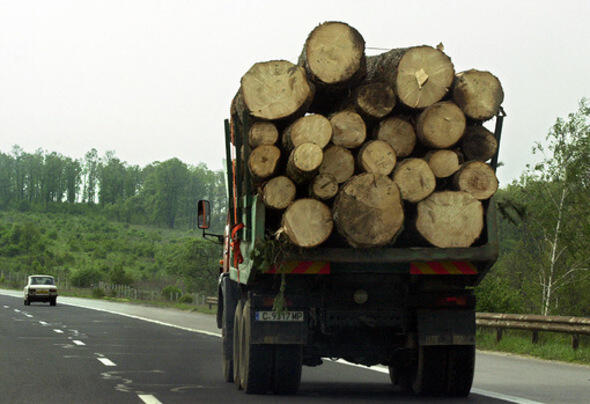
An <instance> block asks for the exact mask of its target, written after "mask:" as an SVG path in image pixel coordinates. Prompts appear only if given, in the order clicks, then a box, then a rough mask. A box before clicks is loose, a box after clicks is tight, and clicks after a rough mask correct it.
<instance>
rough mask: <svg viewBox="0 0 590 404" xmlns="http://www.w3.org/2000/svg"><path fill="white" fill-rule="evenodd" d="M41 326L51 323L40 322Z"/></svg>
mask: <svg viewBox="0 0 590 404" xmlns="http://www.w3.org/2000/svg"><path fill="white" fill-rule="evenodd" d="M39 324H41V325H49V323H46V322H45V321H39Z"/></svg>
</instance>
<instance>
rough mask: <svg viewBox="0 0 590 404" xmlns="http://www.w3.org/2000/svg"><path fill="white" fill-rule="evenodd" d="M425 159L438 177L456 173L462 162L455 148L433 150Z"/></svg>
mask: <svg viewBox="0 0 590 404" xmlns="http://www.w3.org/2000/svg"><path fill="white" fill-rule="evenodd" d="M424 160H426V162H427V163H428V165H429V166H430V169H431V170H432V173H433V174H434V176H435V177H436V178H447V177H450V176H451V175H453V174H455V173H456V172H457V171H458V170H459V168H461V163H460V161H459V155H458V154H457V153H456V152H454V151H453V150H433V151H430V152H428V153H426V156H425V157H424Z"/></svg>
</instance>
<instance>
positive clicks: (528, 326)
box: [475, 313, 590, 349]
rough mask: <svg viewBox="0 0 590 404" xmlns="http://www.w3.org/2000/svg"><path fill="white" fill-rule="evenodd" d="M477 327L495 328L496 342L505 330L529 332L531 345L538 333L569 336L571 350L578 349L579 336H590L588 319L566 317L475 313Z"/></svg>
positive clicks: (536, 340) (534, 342) (537, 338)
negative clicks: (555, 333)
mask: <svg viewBox="0 0 590 404" xmlns="http://www.w3.org/2000/svg"><path fill="white" fill-rule="evenodd" d="M475 318H476V320H475V322H476V324H477V326H479V327H487V328H495V329H496V341H498V342H499V341H500V340H501V339H502V333H503V331H504V330H505V329H513V330H527V331H531V333H532V338H531V341H532V343H533V344H536V343H537V342H539V331H549V332H557V333H565V334H571V336H572V348H573V349H578V346H579V345H580V335H590V318H587V317H568V316H540V315H536V314H500V313H477V314H476V316H475Z"/></svg>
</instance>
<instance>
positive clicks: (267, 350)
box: [239, 301, 274, 394]
mask: <svg viewBox="0 0 590 404" xmlns="http://www.w3.org/2000/svg"><path fill="white" fill-rule="evenodd" d="M250 313H251V310H250V301H247V302H246V305H245V306H244V312H243V313H242V321H241V327H240V328H241V331H242V332H241V340H240V342H241V344H240V355H239V356H240V359H239V361H240V363H239V367H240V373H241V385H242V388H243V389H244V391H245V392H246V393H247V394H265V393H266V392H267V391H269V390H270V388H271V379H272V370H273V366H272V363H273V352H274V349H273V346H272V345H262V344H252V343H251V336H252V328H251V327H252V324H251V321H250V318H251V316H250Z"/></svg>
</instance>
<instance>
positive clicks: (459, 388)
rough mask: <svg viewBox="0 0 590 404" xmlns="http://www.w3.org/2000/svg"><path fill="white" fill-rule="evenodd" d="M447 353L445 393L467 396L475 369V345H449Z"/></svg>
mask: <svg viewBox="0 0 590 404" xmlns="http://www.w3.org/2000/svg"><path fill="white" fill-rule="evenodd" d="M448 354H449V358H448V365H449V367H448V373H447V379H448V380H447V394H448V395H449V396H453V397H467V396H468V395H469V391H470V390H471V384H472V383H473V373H474V371H475V345H454V346H449V347H448Z"/></svg>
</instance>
